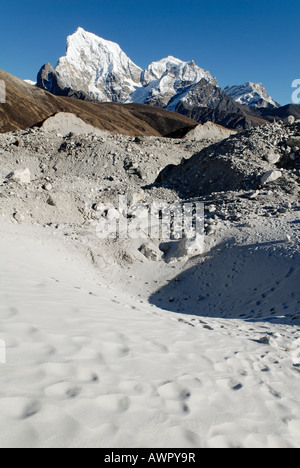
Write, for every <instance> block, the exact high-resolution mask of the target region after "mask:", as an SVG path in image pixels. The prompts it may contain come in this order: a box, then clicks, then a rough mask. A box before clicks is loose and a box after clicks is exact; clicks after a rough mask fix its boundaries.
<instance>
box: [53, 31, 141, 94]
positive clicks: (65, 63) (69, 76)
mask: <svg viewBox="0 0 300 468" xmlns="http://www.w3.org/2000/svg"><path fill="white" fill-rule="evenodd" d="M55 72H56V73H57V75H58V78H59V80H60V82H61V83H63V84H64V86H65V87H66V88H70V89H72V90H74V91H83V92H84V93H86V94H88V95H89V96H90V97H91V98H92V99H95V100H98V101H113V102H115V101H117V102H124V101H125V100H127V99H128V96H129V95H130V93H132V92H133V91H134V89H135V87H136V86H138V85H139V84H140V77H141V72H142V69H141V68H139V67H138V66H137V65H135V64H134V63H133V62H132V61H131V60H130V59H129V57H127V55H126V54H125V53H124V52H123V51H122V50H121V48H120V47H119V45H118V44H116V43H114V42H110V41H107V40H105V39H102V38H100V37H98V36H96V35H95V34H92V33H89V32H86V31H85V30H84V29H82V28H78V29H77V31H76V32H75V33H74V34H73V35H71V36H69V37H68V39H67V53H66V56H65V57H62V58H60V60H59V62H58V64H57V66H56V69H55Z"/></svg>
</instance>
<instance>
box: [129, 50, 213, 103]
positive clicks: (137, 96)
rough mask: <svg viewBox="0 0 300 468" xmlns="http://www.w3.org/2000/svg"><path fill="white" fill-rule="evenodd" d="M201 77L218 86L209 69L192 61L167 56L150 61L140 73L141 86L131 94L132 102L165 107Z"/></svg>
mask: <svg viewBox="0 0 300 468" xmlns="http://www.w3.org/2000/svg"><path fill="white" fill-rule="evenodd" d="M202 79H205V80H206V81H207V82H209V83H212V84H214V85H215V86H218V83H217V80H216V78H214V77H213V76H212V75H211V74H210V72H209V71H207V70H204V69H203V68H200V67H198V66H197V65H196V64H195V62H194V61H192V62H184V61H182V60H179V59H177V58H175V57H172V56H169V57H166V58H164V59H162V60H159V61H158V62H153V63H151V64H150V65H149V66H148V68H146V70H144V71H143V73H142V75H141V83H142V86H143V87H142V88H139V89H137V90H136V91H135V92H134V93H133V94H132V95H131V96H130V100H131V101H132V102H137V103H143V104H151V105H156V106H160V107H166V106H167V105H168V103H169V101H170V100H171V99H172V98H173V97H174V96H176V95H177V93H178V92H180V94H181V93H182V90H183V89H184V88H187V87H189V86H191V85H193V84H196V83H198V82H199V81H201V80H202Z"/></svg>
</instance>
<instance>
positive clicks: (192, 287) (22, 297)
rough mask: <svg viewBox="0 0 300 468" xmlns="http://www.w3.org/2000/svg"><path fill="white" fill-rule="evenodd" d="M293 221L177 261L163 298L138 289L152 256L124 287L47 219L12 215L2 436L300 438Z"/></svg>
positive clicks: (146, 443)
mask: <svg viewBox="0 0 300 468" xmlns="http://www.w3.org/2000/svg"><path fill="white" fill-rule="evenodd" d="M293 222H294V221H293V219H292V218H291V219H289V223H290V224H289V226H290V228H289V230H290V234H291V237H292V238H293V242H291V243H287V242H285V241H284V240H283V239H282V236H283V234H284V232H285V228H284V227H282V229H281V228H280V226H277V229H274V228H275V226H274V225H273V224H272V223H273V221H272V220H270V221H269V223H270V224H268V222H266V225H265V226H262V225H261V224H260V225H257V226H255V227H253V228H251V229H249V233H248V232H244V233H242V231H241V232H240V234H239V235H237V236H236V243H235V244H234V245H230V243H228V245H227V248H226V247H225V246H223V248H222V249H221V250H220V251H218V249H215V251H212V252H211V255H210V256H208V257H207V258H206V260H205V262H204V263H203V262H202V261H201V262H200V263H199V260H197V259H195V260H194V263H192V264H189V265H185V266H184V265H181V266H180V264H175V269H172V267H169V270H168V276H166V278H165V284H166V286H165V287H162V288H161V302H159V299H158V298H159V296H160V295H159V294H158V291H157V292H156V293H154V294H153V295H152V296H151V298H150V300H147V299H146V295H147V294H146V288H147V287H148V286H145V285H144V295H145V299H143V300H142V296H140V298H139V299H138V297H137V294H138V291H139V292H140V293H141V292H142V289H141V288H142V283H143V281H144V282H145V278H146V276H145V274H142V271H143V270H144V273H145V272H146V271H148V275H149V277H151V278H152V281H153V279H154V278H159V275H156V276H154V273H155V272H154V271H150V270H151V269H150V270H149V264H147V265H143V264H141V263H140V264H139V265H138V264H137V265H136V266H135V268H136V269H135V274H136V278H138V280H137V284H135V283H133V284H132V285H131V287H130V285H127V287H126V285H125V284H124V289H126V292H122V291H121V288H120V285H117V281H115V279H116V277H115V275H114V269H113V267H111V274H110V285H109V284H107V283H105V282H104V280H103V278H101V276H100V274H99V273H98V272H97V271H96V270H94V269H93V267H92V266H91V265H90V264H89V263H88V262H87V260H86V258H85V257H83V255H82V254H81V253H80V251H78V250H76V249H75V247H74V246H73V245H72V244H71V243H70V241H69V242H68V241H67V240H66V239H65V240H63V239H62V238H59V237H57V238H56V237H54V236H53V231H51V229H50V228H48V229H47V230H46V229H43V228H42V227H38V226H25V225H12V224H1V225H0V255H1V269H0V279H1V291H0V315H1V325H2V326H1V333H0V339H1V340H4V341H5V342H6V346H7V363H6V364H5V365H0V381H1V387H0V388H1V398H0V446H1V447H110V448H111V447H112V448H113V447H176V448H178V447H297V446H298V447H299V444H300V395H299V380H300V374H299V367H298V365H299V364H300V363H299V362H298V361H296V356H298V355H297V353H296V352H297V349H298V348H297V346H298V344H299V336H300V335H299V327H297V325H296V324H297V323H298V322H297V321H296V322H295V323H294V324H293V323H291V322H289V321H287V318H286V317H285V315H286V314H287V313H288V314H289V315H290V314H293V313H294V314H296V313H298V317H299V304H298V303H297V294H298V290H299V283H298V279H299V255H298V254H297V250H295V248H296V245H297V244H295V243H294V242H296V239H295V238H294V235H295V233H293V231H291V229H292V226H295V225H294V224H292V223H293ZM293 229H294V228H293ZM246 231H247V230H246ZM295 232H296V231H295ZM223 234H224V233H223ZM228 234H229V233H228ZM237 234H238V233H237ZM155 265H156V263H155ZM160 265H162V263H160ZM176 265H177V266H176ZM108 267H109V265H106V268H108ZM133 267H134V265H133ZM173 268H174V267H173ZM171 272H172V273H171ZM198 277H199V280H197V278H198ZM202 277H203V278H202ZM174 282H175V283H176V289H175V290H174V287H173V288H172V283H174ZM199 287H200V288H202V290H203V291H202V292H203V294H204V292H205V288H208V289H209V291H210V292H211V293H212V295H213V297H212V298H211V303H212V304H214V305H215V306H214V308H213V309H211V308H210V307H208V305H209V301H207V300H206V301H205V300H204V299H201V298H199V299H198V301H196V302H195V298H194V297H193V295H194V293H195V291H196V290H197V288H199ZM174 291H176V294H177V295H178V297H180V298H181V301H182V308H181V311H182V312H185V313H175V310H174V311H172V308H173V307H178V306H179V304H178V303H177V296H174ZM226 291H228V296H227V295H226ZM170 292H172V295H173V296H174V299H173V301H172V303H171V302H170V300H169V299H170ZM219 293H220V294H219ZM185 299H186V300H185ZM258 301H260V303H261V305H260V306H257V305H256V307H255V304H257V303H258ZM272 301H274V304H276V308H275V312H273V313H272V312H271V311H270V310H269V309H270V306H269V304H271V303H272ZM158 304H160V305H159V306H158ZM252 307H254V308H255V310H257V311H258V310H259V309H262V310H264V312H263V315H262V314H261V315H260V314H259V313H256V314H252V315H251V314H250V308H252ZM164 309H165V310H164ZM196 310H197V311H198V312H197V313H196ZM247 313H248V315H249V317H244V316H243V314H247Z"/></svg>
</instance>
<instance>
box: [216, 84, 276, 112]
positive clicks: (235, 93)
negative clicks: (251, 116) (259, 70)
mask: <svg viewBox="0 0 300 468" xmlns="http://www.w3.org/2000/svg"><path fill="white" fill-rule="evenodd" d="M224 92H225V93H226V94H227V95H228V96H230V97H231V98H232V99H234V100H235V101H236V102H238V103H239V104H243V105H247V106H249V107H253V108H277V107H279V104H278V103H277V102H275V101H274V100H273V99H272V98H271V97H270V96H269V94H268V93H267V90H266V89H265V87H264V86H263V84H262V83H251V82H250V81H249V82H247V83H244V84H243V85H239V86H227V87H226V88H225V89H224Z"/></svg>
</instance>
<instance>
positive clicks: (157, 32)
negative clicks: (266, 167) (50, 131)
mask: <svg viewBox="0 0 300 468" xmlns="http://www.w3.org/2000/svg"><path fill="white" fill-rule="evenodd" d="M1 3H2V4H1V5H0V38H1V48H0V68H2V69H4V70H6V71H8V72H10V73H12V74H14V75H16V76H18V77H20V78H24V79H25V78H29V79H35V78H36V74H37V72H38V70H39V69H40V67H41V66H42V65H43V64H44V63H45V62H51V63H52V65H54V66H55V65H56V62H57V60H58V58H59V57H60V56H62V55H64V54H65V48H66V37H67V36H68V35H69V34H72V33H73V32H74V31H75V30H76V29H77V27H78V26H81V27H83V28H84V29H86V30H87V31H90V32H93V33H95V34H97V35H99V36H101V37H103V38H105V39H109V40H111V41H114V42H117V43H118V44H119V45H120V46H121V48H122V49H123V50H124V51H125V52H126V53H127V55H129V57H130V58H131V59H132V60H133V61H134V62H135V63H136V64H137V65H139V66H140V67H142V68H144V67H146V66H147V65H148V64H149V63H150V62H152V61H155V60H159V59H161V58H163V57H165V56H167V55H174V56H175V57H178V58H180V59H182V60H192V59H193V60H195V62H196V63H197V64H198V65H199V66H201V67H203V68H206V69H208V70H210V71H211V73H212V74H214V75H215V76H216V77H217V79H218V81H219V84H220V86H222V87H223V86H226V85H228V84H241V83H244V82H246V81H254V82H262V83H263V84H264V85H265V86H266V88H267V90H268V92H269V93H270V94H271V95H272V97H273V98H274V99H276V100H277V101H279V102H280V103H281V104H286V103H288V102H291V93H292V88H291V83H292V81H293V80H294V79H297V78H299V79H300V66H299V44H300V40H299V39H300V33H299V31H300V2H299V0H289V1H283V0H185V1H179V0H172V1H170V0H160V1H158V0H151V1H149V0H139V1H136V0H86V1H82V0H72V1H70V0H64V1H61V0H60V1H57V0H53V1H47V2H41V1H33V0H26V1H20V0H10V1H7V2H1Z"/></svg>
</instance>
